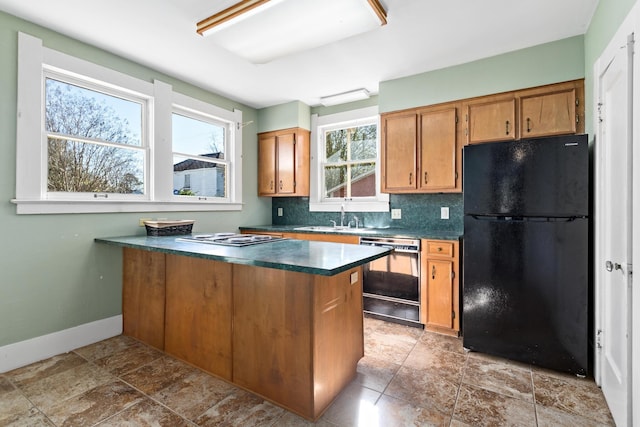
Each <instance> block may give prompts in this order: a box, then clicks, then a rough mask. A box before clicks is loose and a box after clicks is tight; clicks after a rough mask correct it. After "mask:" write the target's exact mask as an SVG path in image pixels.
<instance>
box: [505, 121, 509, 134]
mask: <svg viewBox="0 0 640 427" xmlns="http://www.w3.org/2000/svg"><path fill="white" fill-rule="evenodd" d="M505 127H506V133H507V135H509V120H507V121H506V122H505Z"/></svg>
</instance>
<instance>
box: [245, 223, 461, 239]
mask: <svg viewBox="0 0 640 427" xmlns="http://www.w3.org/2000/svg"><path fill="white" fill-rule="evenodd" d="M298 227H304V225H255V226H250V227H249V226H247V227H240V230H241V231H267V232H273V233H310V234H336V235H340V234H347V235H356V236H362V237H366V236H370V237H408V238H411V239H438V240H458V239H459V238H460V237H461V236H462V233H461V232H456V231H429V230H425V229H412V228H396V227H389V228H365V230H366V231H367V232H366V233H361V232H357V231H356V230H353V229H352V230H348V229H347V230H344V231H339V232H330V231H304V230H296V228H298Z"/></svg>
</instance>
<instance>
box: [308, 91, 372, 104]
mask: <svg viewBox="0 0 640 427" xmlns="http://www.w3.org/2000/svg"><path fill="white" fill-rule="evenodd" d="M367 98H369V91H368V90H366V89H356V90H352V91H349V92H343V93H338V94H336V95H330V96H323V97H322V98H320V103H321V104H322V105H324V106H325V107H329V106H331V105H338V104H344V103H347V102H353V101H361V100H363V99H367Z"/></svg>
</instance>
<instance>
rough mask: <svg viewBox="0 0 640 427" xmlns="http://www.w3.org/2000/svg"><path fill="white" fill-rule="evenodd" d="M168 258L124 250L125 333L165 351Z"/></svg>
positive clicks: (161, 255) (148, 252)
mask: <svg viewBox="0 0 640 427" xmlns="http://www.w3.org/2000/svg"><path fill="white" fill-rule="evenodd" d="M164 303H165V255H164V254H162V253H160V252H151V251H142V250H139V249H131V248H123V251H122V318H123V325H122V327H123V333H124V334H125V335H128V336H131V337H133V338H136V339H138V340H140V341H142V342H145V343H147V344H149V345H151V346H153V347H155V348H158V349H160V350H164V324H165V318H164Z"/></svg>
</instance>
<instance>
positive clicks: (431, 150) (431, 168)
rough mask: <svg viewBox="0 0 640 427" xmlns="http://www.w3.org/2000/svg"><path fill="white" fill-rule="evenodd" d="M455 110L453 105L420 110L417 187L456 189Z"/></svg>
mask: <svg viewBox="0 0 640 427" xmlns="http://www.w3.org/2000/svg"><path fill="white" fill-rule="evenodd" d="M456 122H457V110H456V108H455V107H453V108H446V109H442V110H441V109H435V110H432V111H424V112H421V113H420V168H421V169H420V177H419V179H420V183H419V187H420V189H422V190H424V191H426V192H436V191H445V190H456V189H458V184H459V181H458V160H459V155H458V143H457V130H456Z"/></svg>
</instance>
